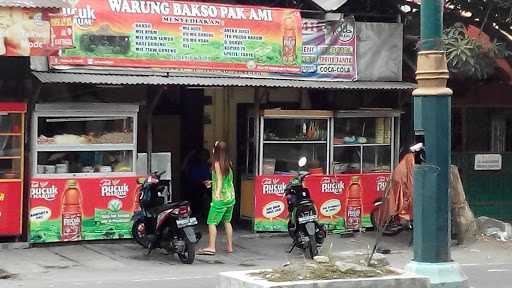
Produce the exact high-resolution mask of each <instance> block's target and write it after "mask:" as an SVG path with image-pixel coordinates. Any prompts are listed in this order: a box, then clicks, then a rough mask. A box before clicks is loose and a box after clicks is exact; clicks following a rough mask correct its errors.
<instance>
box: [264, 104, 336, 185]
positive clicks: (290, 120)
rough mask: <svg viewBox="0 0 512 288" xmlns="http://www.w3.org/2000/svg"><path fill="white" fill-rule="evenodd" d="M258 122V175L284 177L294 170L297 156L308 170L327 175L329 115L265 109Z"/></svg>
mask: <svg viewBox="0 0 512 288" xmlns="http://www.w3.org/2000/svg"><path fill="white" fill-rule="evenodd" d="M263 114H264V115H263V118H262V121H261V130H260V131H262V134H263V135H262V136H263V137H260V139H261V142H260V145H261V146H260V151H261V153H260V165H259V166H260V171H259V174H260V175H286V174H290V173H293V172H295V171H297V169H298V166H297V161H298V159H299V158H300V157H302V156H305V157H307V158H308V168H309V169H310V170H311V171H318V172H321V173H327V171H328V169H329V168H328V159H329V155H330V154H329V153H330V151H329V150H330V149H329V136H330V135H329V131H330V125H331V123H330V118H331V117H332V115H333V114H332V112H329V111H311V110H265V111H264V113H263Z"/></svg>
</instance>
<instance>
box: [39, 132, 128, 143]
mask: <svg viewBox="0 0 512 288" xmlns="http://www.w3.org/2000/svg"><path fill="white" fill-rule="evenodd" d="M132 142H133V133H131V132H112V133H105V134H103V135H101V136H95V135H94V134H88V135H73V134H62V135H55V136H53V137H47V136H45V135H41V136H39V137H38V138H37V144H40V145H48V144H56V145H80V144H128V143H132Z"/></svg>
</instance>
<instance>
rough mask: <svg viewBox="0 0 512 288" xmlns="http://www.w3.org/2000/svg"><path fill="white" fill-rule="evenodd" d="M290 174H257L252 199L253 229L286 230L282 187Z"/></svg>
mask: <svg viewBox="0 0 512 288" xmlns="http://www.w3.org/2000/svg"><path fill="white" fill-rule="evenodd" d="M290 179H292V176H279V175H273V176H257V177H256V182H255V183H256V184H255V185H256V187H255V195H254V196H255V199H254V223H255V224H254V225H255V229H254V230H255V231H287V229H288V228H287V227H288V226H287V225H288V224H287V223H288V207H287V204H286V198H285V197H284V189H285V188H286V184H287V183H288V181H290Z"/></svg>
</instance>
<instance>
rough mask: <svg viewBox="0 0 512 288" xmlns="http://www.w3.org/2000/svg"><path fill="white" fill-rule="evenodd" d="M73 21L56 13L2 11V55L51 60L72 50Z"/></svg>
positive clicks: (21, 9)
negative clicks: (52, 57)
mask: <svg viewBox="0 0 512 288" xmlns="http://www.w3.org/2000/svg"><path fill="white" fill-rule="evenodd" d="M72 21H73V19H72V18H71V17H69V16H64V15H62V14H61V13H58V10H55V9H42V8H5V7H0V55H1V56H48V55H56V54H58V52H59V49H60V48H66V47H73V30H72V29H73V26H72Z"/></svg>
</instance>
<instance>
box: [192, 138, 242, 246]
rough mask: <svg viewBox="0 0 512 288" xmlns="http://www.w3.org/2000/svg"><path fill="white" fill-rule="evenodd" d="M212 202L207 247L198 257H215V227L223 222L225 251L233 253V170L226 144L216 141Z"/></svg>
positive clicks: (208, 222) (213, 161)
mask: <svg viewBox="0 0 512 288" xmlns="http://www.w3.org/2000/svg"><path fill="white" fill-rule="evenodd" d="M212 158H213V159H212V181H211V186H212V202H211V204H210V212H209V213H208V220H207V222H206V223H207V224H208V233H209V236H208V247H206V248H204V249H201V250H199V251H198V255H215V251H216V250H215V240H216V238H217V225H219V224H220V222H224V228H225V230H226V238H227V239H226V242H227V247H226V251H227V252H228V253H232V252H233V227H232V226H231V218H232V216H233V207H234V206H235V188H234V185H233V170H232V169H231V161H229V157H228V150H227V145H226V142H223V141H217V142H215V145H214V146H213V157H212Z"/></svg>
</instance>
